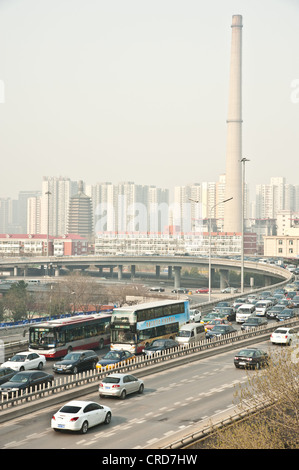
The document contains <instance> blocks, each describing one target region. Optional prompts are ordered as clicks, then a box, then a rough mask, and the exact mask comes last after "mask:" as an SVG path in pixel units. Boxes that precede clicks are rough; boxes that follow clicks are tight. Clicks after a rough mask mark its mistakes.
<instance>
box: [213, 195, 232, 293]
mask: <svg viewBox="0 0 299 470" xmlns="http://www.w3.org/2000/svg"><path fill="white" fill-rule="evenodd" d="M232 199H233V198H232V197H230V198H228V199H224V201H219V202H217V204H214V206H212V207H211V208H210V210H209V302H211V284H212V280H211V264H212V263H211V251H212V250H211V218H212V210H213V209H215V207H217V206H219V205H220V204H225V203H226V202H228V201H231V200H232Z"/></svg>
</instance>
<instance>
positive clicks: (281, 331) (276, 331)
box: [274, 328, 288, 335]
mask: <svg viewBox="0 0 299 470" xmlns="http://www.w3.org/2000/svg"><path fill="white" fill-rule="evenodd" d="M287 332H288V330H283V329H281V328H278V330H275V331H274V333H278V334H281V335H285V334H286V333H287Z"/></svg>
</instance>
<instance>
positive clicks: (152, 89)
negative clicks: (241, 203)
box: [0, 0, 299, 198]
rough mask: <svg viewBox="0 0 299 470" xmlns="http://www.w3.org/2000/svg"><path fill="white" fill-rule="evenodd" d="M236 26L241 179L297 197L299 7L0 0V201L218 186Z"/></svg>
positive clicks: (248, 1) (234, 0) (294, 1)
mask: <svg viewBox="0 0 299 470" xmlns="http://www.w3.org/2000/svg"><path fill="white" fill-rule="evenodd" d="M235 14H241V15H243V156H245V157H247V158H249V159H250V160H251V161H250V163H248V164H247V166H246V179H247V181H248V183H249V184H250V185H252V187H253V190H255V184H258V183H269V181H270V178H271V176H285V177H286V179H287V182H289V183H292V184H299V178H298V176H299V163H298V161H299V26H298V25H299V0H262V1H261V0H259V1H257V0H225V1H224V0H210V1H203V0H0V80H1V83H0V84H1V85H4V95H3V92H2V90H0V91H1V93H0V94H1V96H0V98H1V101H2V102H1V104H0V129H1V130H0V152H1V162H2V168H1V176H0V182H1V185H0V197H13V198H16V197H17V195H18V192H19V191H20V190H31V189H32V190H34V189H36V190H40V189H41V181H42V177H43V176H57V177H58V176H65V177H69V178H71V179H72V180H78V179H83V180H84V181H85V182H86V183H87V184H95V183H97V182H104V181H111V182H112V183H118V182H120V181H134V182H135V183H137V184H154V185H156V186H159V187H162V188H173V187H174V186H175V185H184V184H191V183H195V182H199V183H200V182H202V181H217V180H218V178H219V175H220V174H221V173H224V172H225V152H226V118H227V104H228V103H227V102H228V81H229V60H230V45H231V20H232V16H233V15H235Z"/></svg>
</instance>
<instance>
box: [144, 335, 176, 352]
mask: <svg viewBox="0 0 299 470" xmlns="http://www.w3.org/2000/svg"><path fill="white" fill-rule="evenodd" d="M179 346H180V345H179V343H178V342H177V341H175V340H173V339H156V340H155V341H153V342H152V343H150V344H149V345H148V346H146V347H145V348H144V350H143V351H142V352H143V354H144V355H147V356H150V355H151V354H155V353H157V352H162V351H163V352H164V351H169V350H170V349H173V348H178V347H179Z"/></svg>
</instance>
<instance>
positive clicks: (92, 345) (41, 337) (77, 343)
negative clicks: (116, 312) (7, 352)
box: [29, 313, 111, 359]
mask: <svg viewBox="0 0 299 470" xmlns="http://www.w3.org/2000/svg"><path fill="white" fill-rule="evenodd" d="M110 322H111V313H95V314H90V315H77V316H73V317H68V318H59V319H56V320H50V321H46V322H43V323H39V324H36V325H34V326H31V327H30V328H29V351H32V352H36V353H38V354H43V355H44V356H45V357H46V358H48V359H56V358H57V357H62V356H65V355H66V354H67V353H69V352H70V351H73V350H76V349H102V348H103V347H104V346H105V345H107V344H110Z"/></svg>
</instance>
